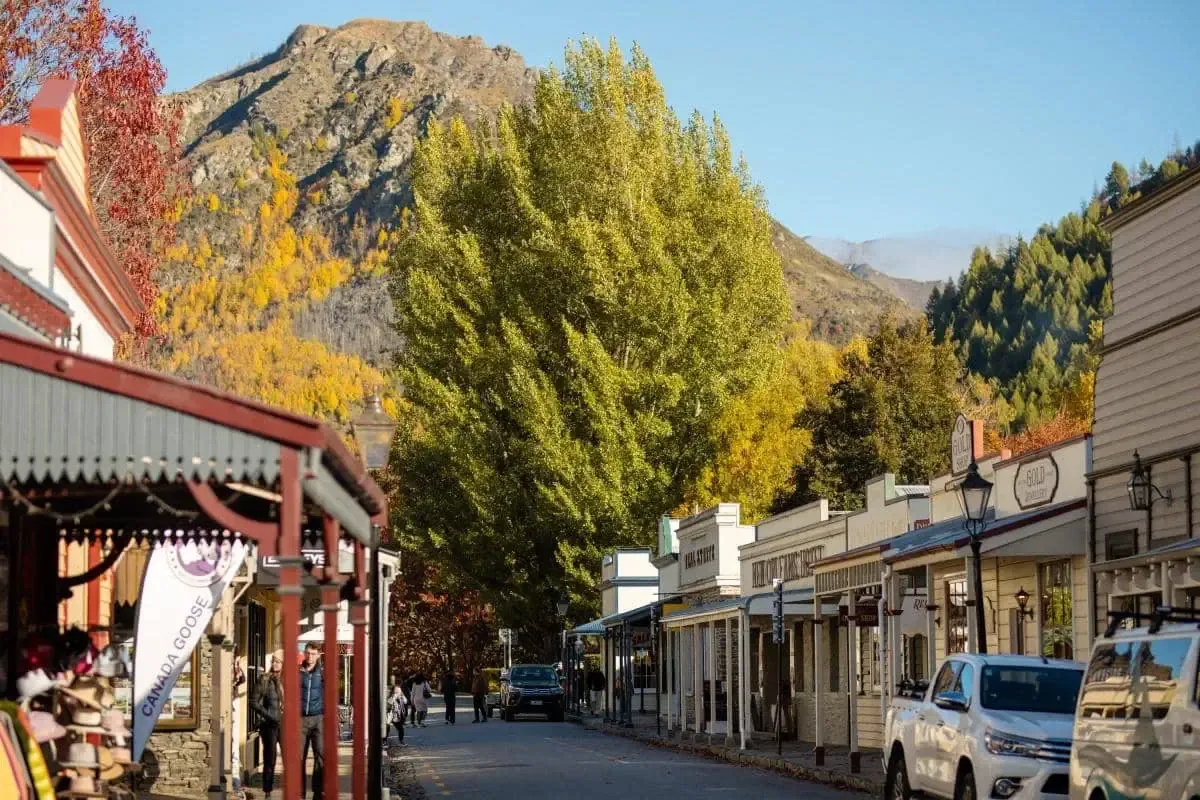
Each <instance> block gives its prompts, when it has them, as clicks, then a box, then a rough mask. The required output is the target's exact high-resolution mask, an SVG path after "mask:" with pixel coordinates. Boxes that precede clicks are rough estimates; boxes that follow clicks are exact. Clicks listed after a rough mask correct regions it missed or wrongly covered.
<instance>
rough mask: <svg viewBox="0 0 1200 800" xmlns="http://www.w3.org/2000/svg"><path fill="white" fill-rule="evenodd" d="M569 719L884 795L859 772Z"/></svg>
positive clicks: (665, 745) (663, 744) (608, 731)
mask: <svg viewBox="0 0 1200 800" xmlns="http://www.w3.org/2000/svg"><path fill="white" fill-rule="evenodd" d="M567 720H568V721H570V722H574V723H575V724H577V725H580V726H582V727H584V728H586V729H588V730H593V731H599V732H600V733H604V734H607V735H609V736H622V737H624V738H626V739H633V740H635V741H639V742H642V743H643V744H645V745H648V746H650V747H660V748H663V749H666V750H675V751H676V752H681V753H691V754H693V755H699V756H704V757H706V758H715V759H719V760H722V761H728V762H729V763H730V764H738V765H741V766H745V767H754V768H757V769H766V770H771V771H772V772H778V773H780V774H782V775H787V776H789V777H792V778H798V779H800V780H806V781H813V782H815V783H823V784H825V785H827V786H833V787H835V788H838V789H848V790H850V791H857V792H866V793H868V794H873V795H875V796H877V797H880V796H882V795H883V784H882V783H881V782H879V781H875V780H872V779H870V778H863V777H861V776H858V775H848V774H846V773H844V772H836V771H834V770H829V769H824V768H822V767H808V766H804V765H802V764H795V763H792V762H790V761H788V760H787V759H785V758H780V757H779V756H777V755H774V754H768V753H762V752H760V751H759V752H756V751H753V750H739V749H736V748H729V747H725V746H724V745H717V744H704V743H702V742H687V741H682V740H679V739H667V738H665V737H659V736H657V735H655V734H653V733H650V734H647V733H643V732H640V731H638V730H636V729H632V728H618V727H616V726H613V725H605V724H603V723H601V722H599V721H592V720H588V719H584V718H582V717H579V716H575V715H568V716H567Z"/></svg>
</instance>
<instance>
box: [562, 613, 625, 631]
mask: <svg viewBox="0 0 1200 800" xmlns="http://www.w3.org/2000/svg"><path fill="white" fill-rule="evenodd" d="M616 617H617V615H616V614H609V615H608V616H607V617H600V618H599V619H594V620H592V621H591V622H585V623H584V624H583V625H579V626H576V627H575V628H572V629H571V634H573V635H575V636H603V635H604V623H606V622H608V621H609V620H611V619H616Z"/></svg>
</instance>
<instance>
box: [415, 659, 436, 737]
mask: <svg viewBox="0 0 1200 800" xmlns="http://www.w3.org/2000/svg"><path fill="white" fill-rule="evenodd" d="M431 697H433V689H431V688H429V681H427V680H425V674H424V673H423V672H418V673H417V674H416V675H415V676H413V685H412V701H413V707H414V708H415V709H416V712H415V714H416V716H415V717H414V719H416V723H415V724H416V725H418V726H420V727H422V728H426V727H428V726H427V725H426V724H425V715H427V714H428V713H429V699H430V698H431Z"/></svg>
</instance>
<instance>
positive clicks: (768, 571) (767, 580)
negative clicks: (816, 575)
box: [750, 545, 825, 589]
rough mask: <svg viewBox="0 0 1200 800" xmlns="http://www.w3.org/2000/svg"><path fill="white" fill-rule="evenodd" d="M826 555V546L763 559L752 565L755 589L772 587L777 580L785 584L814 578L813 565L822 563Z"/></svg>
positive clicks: (751, 571) (752, 578)
mask: <svg viewBox="0 0 1200 800" xmlns="http://www.w3.org/2000/svg"><path fill="white" fill-rule="evenodd" d="M824 553H825V547H824V545H817V546H816V547H809V548H806V549H804V550H795V551H793V552H790V553H784V554H782V555H778V556H771V557H770V558H761V559H759V560H758V561H755V562H754V563H753V564H751V565H750V576H751V581H752V583H753V585H754V588H755V589H758V588H761V587H764V586H770V585H772V582H773V581H774V580H775V579H776V578H782V579H783V581H784V582H785V583H787V582H790V581H795V580H800V579H801V578H810V577H812V565H813V563H814V562H816V561H820V560H821V557H822V556H823V554H824Z"/></svg>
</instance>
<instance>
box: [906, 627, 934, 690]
mask: <svg viewBox="0 0 1200 800" xmlns="http://www.w3.org/2000/svg"><path fill="white" fill-rule="evenodd" d="M928 650H929V648H928V647H926V639H925V637H924V636H921V635H920V634H917V635H915V636H905V637H904V675H903V677H905V678H908V679H909V680H914V681H921V680H928V678H929V665H928V664H927V663H926V660H927V659H926V654H927V653H928Z"/></svg>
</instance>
